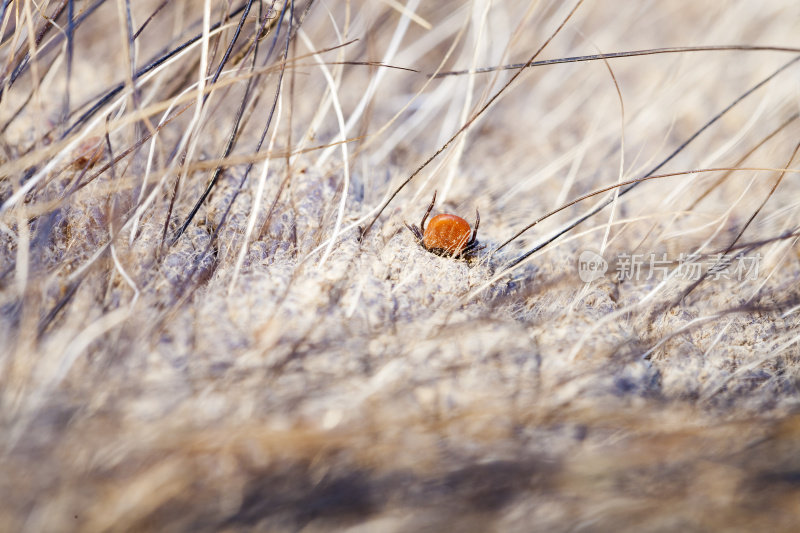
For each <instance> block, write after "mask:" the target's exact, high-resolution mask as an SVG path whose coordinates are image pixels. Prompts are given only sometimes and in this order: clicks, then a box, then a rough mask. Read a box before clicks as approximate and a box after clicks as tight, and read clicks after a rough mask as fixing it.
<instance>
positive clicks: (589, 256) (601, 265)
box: [578, 250, 608, 283]
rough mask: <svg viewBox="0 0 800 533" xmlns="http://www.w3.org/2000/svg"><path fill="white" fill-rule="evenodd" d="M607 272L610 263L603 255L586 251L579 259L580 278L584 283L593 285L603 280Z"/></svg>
mask: <svg viewBox="0 0 800 533" xmlns="http://www.w3.org/2000/svg"><path fill="white" fill-rule="evenodd" d="M607 270H608V263H607V262H606V260H605V259H603V256H602V255H600V254H598V253H596V252H592V251H591V250H584V251H583V252H581V255H580V256H579V257H578V276H580V278H581V281H582V282H584V283H591V282H592V281H594V280H596V279H600V278H602V277H603V276H604V275H605V273H606V271H607Z"/></svg>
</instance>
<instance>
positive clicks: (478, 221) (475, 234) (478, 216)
mask: <svg viewBox="0 0 800 533" xmlns="http://www.w3.org/2000/svg"><path fill="white" fill-rule="evenodd" d="M480 225H481V214H480V213H479V212H478V208H477V207H476V208H475V229H474V230H472V239H470V241H469V244H467V246H469V245H472V244H475V243H476V242H478V226H480Z"/></svg>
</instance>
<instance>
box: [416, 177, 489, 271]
mask: <svg viewBox="0 0 800 533" xmlns="http://www.w3.org/2000/svg"><path fill="white" fill-rule="evenodd" d="M435 202H436V193H435V192H434V193H433V200H431V205H430V206H428V210H427V211H426V212H425V215H424V216H423V217H422V222H420V225H419V227H417V226H416V225H411V226H409V225H408V224H406V227H407V228H408V229H409V231H411V233H413V234H414V236H415V237H416V238H417V241H418V242H419V243H420V244H421V245H422V247H423V248H425V249H426V250H428V251H429V252H431V253H434V254H436V255H444V256H448V257H450V256H453V257H462V258H469V257H471V256H472V254H473V253H475V252H476V251H477V250H479V247H478V240H477V236H478V225H479V224H480V222H481V217H480V214H479V213H478V210H477V209H476V210H475V229H474V230H470V227H469V223H468V222H467V221H466V220H464V219H463V218H461V217H459V216H456V215H449V214H442V215H436V216H435V217H433V218H432V219H431V221H430V223H429V224H428V227H427V228H426V227H425V220H426V219H427V218H428V215H429V214H430V212H431V209H433V204H434V203H435ZM470 232H471V233H472V237H471V238H470Z"/></svg>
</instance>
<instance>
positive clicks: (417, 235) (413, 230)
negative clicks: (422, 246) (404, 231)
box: [403, 222, 422, 242]
mask: <svg viewBox="0 0 800 533" xmlns="http://www.w3.org/2000/svg"><path fill="white" fill-rule="evenodd" d="M403 224H404V225H405V227H407V228H408V231H410V232H411V233H413V234H414V238H416V239H417V241H419V242H422V232H421V231H420V230H419V228H418V227H416V226H414V225H411V226H409V225H408V224H406V223H405V222H403Z"/></svg>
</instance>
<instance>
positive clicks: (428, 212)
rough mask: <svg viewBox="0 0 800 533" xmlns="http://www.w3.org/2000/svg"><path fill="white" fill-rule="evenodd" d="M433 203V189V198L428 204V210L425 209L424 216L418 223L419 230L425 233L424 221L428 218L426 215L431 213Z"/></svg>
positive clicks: (434, 200) (434, 199) (434, 201)
mask: <svg viewBox="0 0 800 533" xmlns="http://www.w3.org/2000/svg"><path fill="white" fill-rule="evenodd" d="M435 203H436V191H433V200H431V205H429V206H428V210H427V211H425V216H423V217H422V222H420V223H419V227H420V231H422V233H425V221H426V220H427V219H428V215H430V214H431V209H433V204H435ZM420 240H421V239H420Z"/></svg>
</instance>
